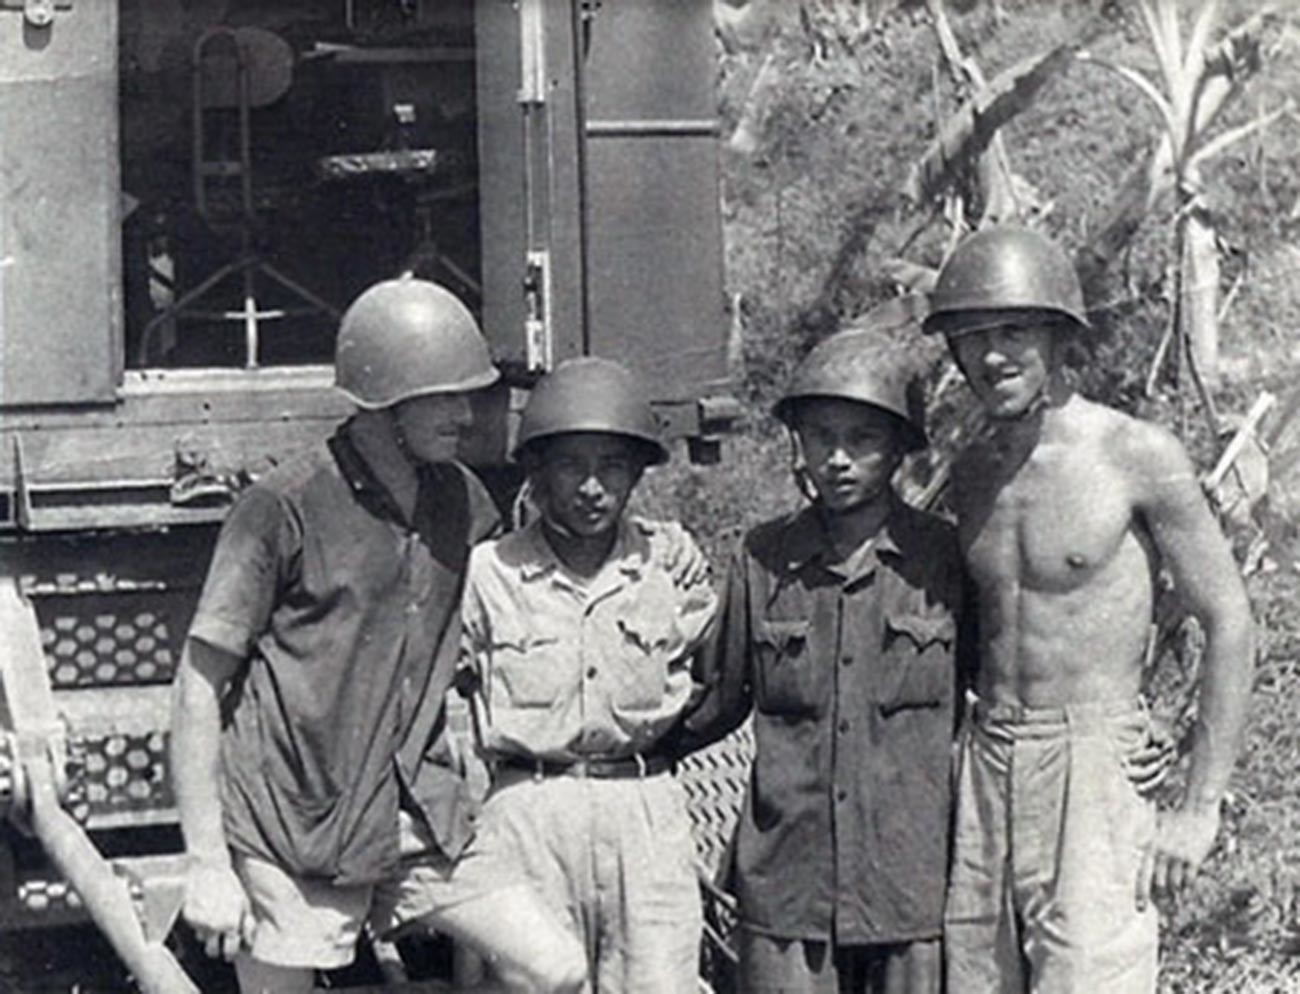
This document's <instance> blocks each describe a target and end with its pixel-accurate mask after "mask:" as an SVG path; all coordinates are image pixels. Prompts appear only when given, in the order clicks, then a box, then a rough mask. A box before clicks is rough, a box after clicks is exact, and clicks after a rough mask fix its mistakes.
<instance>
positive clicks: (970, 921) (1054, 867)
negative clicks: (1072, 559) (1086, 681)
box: [944, 701, 1157, 994]
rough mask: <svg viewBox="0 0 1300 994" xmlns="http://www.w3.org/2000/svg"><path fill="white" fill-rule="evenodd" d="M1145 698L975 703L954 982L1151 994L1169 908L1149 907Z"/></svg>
mask: <svg viewBox="0 0 1300 994" xmlns="http://www.w3.org/2000/svg"><path fill="white" fill-rule="evenodd" d="M1147 728H1148V716H1147V713H1146V710H1145V709H1144V708H1143V707H1142V706H1141V705H1140V704H1134V703H1132V702H1128V701H1126V702H1122V703H1121V702H1116V703H1099V704H1088V705H1072V706H1068V707H1063V708H1023V707H1018V706H1013V705H984V704H981V703H978V702H977V703H976V704H975V705H974V707H973V709H972V714H971V716H970V718H969V720H968V721H967V723H966V727H965V728H964V730H963V732H962V742H961V749H960V755H959V760H958V762H959V767H958V774H957V798H956V808H957V814H956V826H955V833H954V853H953V868H952V873H951V876H950V878H949V884H948V902H947V909H946V912H945V921H944V942H945V955H946V960H947V979H948V990H950V991H954V992H960V994H1023V992H1032V994H1098V992H1102V991H1104V992H1105V994H1152V992H1153V991H1154V990H1155V984H1156V950H1157V920H1156V912H1155V909H1154V907H1153V906H1152V905H1151V904H1150V903H1149V902H1148V903H1147V905H1146V908H1145V910H1143V911H1139V910H1138V909H1137V901H1136V894H1137V879H1138V873H1139V870H1140V867H1141V861H1142V858H1143V856H1144V853H1145V851H1146V850H1147V849H1148V848H1149V847H1150V846H1151V844H1152V842H1153V840H1154V836H1155V807H1154V805H1153V804H1152V802H1150V801H1148V800H1145V799H1143V798H1142V797H1141V796H1139V794H1138V793H1137V790H1136V789H1135V788H1134V786H1133V784H1132V783H1131V782H1130V780H1129V778H1128V775H1127V773H1126V771H1125V767H1124V758H1125V757H1126V756H1127V755H1129V754H1130V753H1131V752H1132V751H1133V750H1134V749H1136V748H1137V747H1138V746H1139V745H1140V744H1141V742H1142V741H1143V739H1144V738H1145V737H1146V735H1147Z"/></svg>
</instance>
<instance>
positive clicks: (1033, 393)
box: [948, 322, 1059, 419]
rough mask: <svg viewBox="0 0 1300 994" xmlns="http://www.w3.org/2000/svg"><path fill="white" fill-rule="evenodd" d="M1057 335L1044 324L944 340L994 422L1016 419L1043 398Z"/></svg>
mask: <svg viewBox="0 0 1300 994" xmlns="http://www.w3.org/2000/svg"><path fill="white" fill-rule="evenodd" d="M1058 336H1059V332H1058V331H1056V330H1054V329H1053V328H1052V326H1051V325H1050V324H1047V323H1042V322H1038V323H1027V322H1026V323H1014V322H1008V323H1005V324H998V325H995V326H993V327H989V328H980V329H979V330H977V331H963V332H959V333H956V334H950V335H949V336H948V347H949V348H950V349H951V350H952V353H953V356H954V357H955V358H956V360H957V365H958V366H959V367H961V371H962V372H963V373H964V374H965V375H966V380H967V382H969V383H970V385H971V389H972V390H974V391H975V396H976V397H978V398H979V401H980V403H982V404H983V405H984V408H985V410H986V411H987V412H988V415H989V416H990V417H993V418H1007V419H1010V418H1018V417H1021V416H1023V415H1025V414H1027V413H1029V412H1030V411H1031V410H1033V409H1034V408H1035V407H1036V406H1037V405H1038V403H1039V402H1040V400H1041V399H1042V398H1043V397H1045V396H1046V392H1047V387H1048V382H1049V380H1050V379H1051V376H1052V371H1053V369H1054V363H1055V346H1056V344H1057V343H1056V338H1057V337H1058Z"/></svg>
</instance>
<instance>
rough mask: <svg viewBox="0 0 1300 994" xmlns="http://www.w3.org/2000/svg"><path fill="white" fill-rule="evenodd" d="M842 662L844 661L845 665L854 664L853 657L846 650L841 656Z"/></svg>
mask: <svg viewBox="0 0 1300 994" xmlns="http://www.w3.org/2000/svg"><path fill="white" fill-rule="evenodd" d="M840 662H841V663H843V664H844V665H845V666H852V665H853V657H852V656H851V655H850V654H849V653H847V652H846V653H845V654H844V655H842V656H841V657H840Z"/></svg>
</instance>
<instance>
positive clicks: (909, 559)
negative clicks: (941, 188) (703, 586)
mask: <svg viewBox="0 0 1300 994" xmlns="http://www.w3.org/2000/svg"><path fill="white" fill-rule="evenodd" d="M902 337H903V336H902V335H901V334H900V333H899V332H898V331H892V332H891V331H889V330H888V329H883V328H870V329H857V330H848V331H842V332H839V333H837V334H834V335H832V336H830V337H829V338H827V339H825V340H823V341H822V342H821V343H819V344H818V345H817V346H816V347H815V348H814V349H813V350H812V351H811V352H810V353H809V354H808V356H807V357H806V358H805V359H804V360H803V362H802V363H801V364H800V365H799V367H798V368H797V369H796V371H795V373H794V376H793V378H792V380H791V382H790V384H789V386H788V388H787V389H786V392H785V394H784V395H783V396H782V398H781V400H780V401H779V402H778V403H777V404H776V407H775V411H774V413H775V414H776V416H777V417H778V418H780V420H781V421H783V422H784V423H785V424H786V425H787V426H788V427H789V429H790V431H791V434H792V438H793V441H794V444H795V446H796V450H795V451H796V453H797V459H796V471H797V472H798V473H799V474H800V475H801V476H802V477H803V480H802V481H801V482H803V483H805V484H806V485H807V487H808V488H810V494H809V495H810V497H811V498H812V503H811V506H808V507H803V508H801V509H798V510H795V511H792V512H790V513H788V514H785V515H783V516H781V517H779V518H777V519H775V520H772V521H768V522H766V523H765V524H762V525H759V526H758V527H757V528H755V529H754V530H752V531H751V532H750V533H749V534H748V535H746V536H745V539H744V542H743V543H742V546H741V548H740V549H739V551H738V552H737V553H736V555H735V556H734V557H733V560H732V563H731V568H730V572H729V576H728V585H727V594H726V599H725V601H724V610H723V614H722V619H721V624H720V626H719V628H718V637H717V639H716V642H715V643H714V646H713V650H714V651H711V652H710V653H709V654H708V655H707V656H706V657H705V662H704V665H703V666H702V668H701V672H700V679H701V680H702V682H703V684H704V685H705V688H706V689H705V692H704V696H703V699H702V700H701V702H700V704H699V706H698V709H697V710H695V711H694V712H693V713H692V714H691V715H690V716H689V718H688V719H687V724H686V731H685V733H684V735H683V739H682V744H683V746H684V747H693V746H696V745H699V744H702V743H704V742H707V741H710V740H712V739H713V738H716V737H718V736H719V735H721V734H724V733H725V732H727V731H729V730H730V729H731V728H734V727H735V726H736V725H737V724H739V723H740V721H741V720H743V719H744V718H745V716H746V715H748V714H749V713H750V711H751V710H752V711H753V714H754V740H755V756H754V766H753V771H752V775H751V779H750V784H749V792H748V796H747V798H746V800H745V805H744V808H743V809H742V812H741V816H740V824H739V829H738V834H737V837H736V842H735V851H734V867H733V868H732V876H733V887H734V890H735V893H736V895H737V897H738V899H739V906H740V919H741V931H740V943H739V944H740V985H739V986H740V989H741V990H744V991H748V992H763V991H772V992H777V991H780V992H787V994H804V992H808V994H811V992H819V994H820V992H828V994H830V992H839V994H937V992H938V991H939V990H940V984H941V980H942V966H941V955H940V935H941V930H942V910H943V898H944V879H945V869H946V866H947V858H948V825H949V818H950V807H951V785H950V767H951V749H952V736H953V731H954V728H955V717H954V714H955V706H954V702H955V700H956V699H957V698H958V692H957V687H958V683H959V671H960V670H961V669H962V667H960V666H959V664H958V659H959V658H964V657H965V656H966V655H967V652H966V650H967V649H968V648H969V647H970V646H971V645H972V644H973V639H972V638H971V636H970V634H969V633H967V632H964V631H963V632H961V633H960V634H959V630H958V617H959V614H960V611H959V608H960V603H961V601H962V593H963V588H962V575H961V563H960V558H959V556H958V552H957V544H956V539H955V535H954V532H953V529H952V527H951V526H950V525H948V524H947V523H945V522H943V521H942V520H940V519H939V518H937V517H934V516H932V515H930V514H927V513H925V512H922V511H920V510H917V509H916V508H913V507H911V506H909V505H908V504H906V503H904V502H903V501H902V500H901V499H900V498H899V497H898V495H897V494H896V493H895V491H894V489H893V486H892V483H891V480H892V478H893V476H894V473H895V471H896V470H897V469H898V467H899V465H900V463H901V462H902V460H903V457H904V455H905V454H907V453H908V452H911V451H914V450H917V449H921V448H923V447H924V446H925V445H926V435H925V429H924V420H923V413H922V409H921V406H920V403H919V397H918V396H917V394H916V392H915V385H914V384H913V383H912V377H911V375H910V370H909V367H908V363H907V359H906V357H905V356H904V354H903V352H902V349H904V348H905V345H904V344H903V343H902V341H901V338H902ZM968 616H969V615H968Z"/></svg>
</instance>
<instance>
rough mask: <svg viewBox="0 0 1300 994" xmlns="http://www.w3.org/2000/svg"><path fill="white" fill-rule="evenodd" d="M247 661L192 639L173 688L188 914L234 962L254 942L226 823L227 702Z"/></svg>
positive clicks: (211, 947) (214, 949)
mask: <svg viewBox="0 0 1300 994" xmlns="http://www.w3.org/2000/svg"><path fill="white" fill-rule="evenodd" d="M242 665H243V661H242V660H240V659H239V658H238V657H237V656H234V655H232V654H231V653H229V652H226V651H224V650H222V649H218V648H215V647H214V646H211V645H209V644H208V643H206V642H203V641H200V640H198V639H193V638H191V639H189V640H187V641H186V643H185V651H184V653H183V655H182V657H181V665H180V670H179V672H178V674H177V677H176V681H175V683H174V685H173V688H172V728H171V767H172V779H173V783H174V785H175V789H176V802H177V807H178V808H179V809H180V817H181V830H182V832H183V834H184V836H185V851H186V854H187V856H188V857H189V869H188V872H187V876H186V887H185V891H186V893H185V905H184V909H183V911H184V915H185V918H186V920H187V921H188V922H189V923H190V925H191V926H192V927H193V928H194V931H195V932H196V934H197V935H198V937H199V939H200V941H202V942H203V943H204V945H205V947H206V948H207V952H208V955H209V956H217V955H223V956H225V957H226V958H227V959H230V958H231V957H232V956H234V954H235V953H236V952H238V951H239V947H240V944H241V942H251V939H252V935H251V929H252V917H251V914H250V912H249V906H248V899H247V897H246V896H245V894H244V890H243V887H242V886H241V885H240V883H239V880H238V878H237V877H236V876H235V873H234V870H233V869H232V867H231V863H230V853H229V850H228V849H227V848H226V836H225V831H224V830H223V828H222V824H221V799H220V793H219V789H218V783H219V773H220V763H221V750H220V746H221V697H222V694H223V692H224V691H225V688H226V686H227V685H228V684H229V682H230V680H231V679H232V678H233V677H234V675H235V674H236V672H238V670H239V668H240V666H242Z"/></svg>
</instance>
